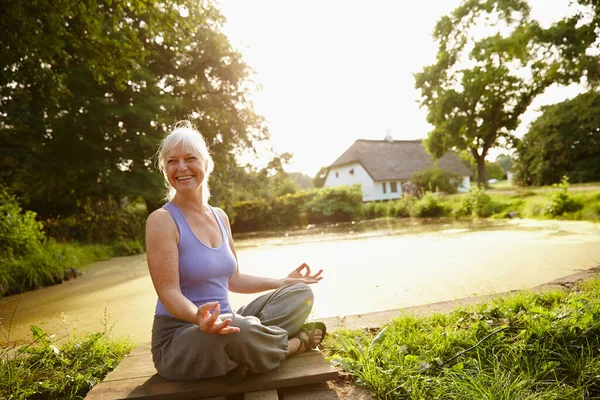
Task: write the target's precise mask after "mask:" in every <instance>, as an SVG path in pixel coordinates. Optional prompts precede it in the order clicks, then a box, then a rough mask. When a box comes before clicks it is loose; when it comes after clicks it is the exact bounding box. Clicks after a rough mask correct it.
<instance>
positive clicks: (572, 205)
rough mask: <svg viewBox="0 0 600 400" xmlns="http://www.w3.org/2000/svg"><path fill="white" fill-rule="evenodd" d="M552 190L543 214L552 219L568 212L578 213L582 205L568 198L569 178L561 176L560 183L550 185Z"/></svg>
mask: <svg viewBox="0 0 600 400" xmlns="http://www.w3.org/2000/svg"><path fill="white" fill-rule="evenodd" d="M552 187H553V190H552V192H551V193H550V194H549V196H548V205H547V206H546V210H545V213H546V214H548V215H551V216H553V217H559V216H562V215H563V214H565V213H568V212H574V211H578V210H580V209H581V208H583V204H581V203H580V202H578V201H576V200H575V199H573V198H572V197H571V196H569V193H568V191H569V178H568V177H567V176H563V178H562V181H561V183H558V184H556V183H555V184H554V185H552Z"/></svg>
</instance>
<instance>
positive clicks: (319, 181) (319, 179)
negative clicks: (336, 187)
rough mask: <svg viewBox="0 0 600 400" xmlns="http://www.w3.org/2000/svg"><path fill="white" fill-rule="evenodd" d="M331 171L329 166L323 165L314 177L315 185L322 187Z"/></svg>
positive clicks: (318, 187)
mask: <svg viewBox="0 0 600 400" xmlns="http://www.w3.org/2000/svg"><path fill="white" fill-rule="evenodd" d="M328 171H329V167H321V169H319V172H317V174H316V175H315V177H314V178H313V185H314V186H315V187H316V188H317V189H320V188H322V187H323V186H324V185H325V179H327V172H328Z"/></svg>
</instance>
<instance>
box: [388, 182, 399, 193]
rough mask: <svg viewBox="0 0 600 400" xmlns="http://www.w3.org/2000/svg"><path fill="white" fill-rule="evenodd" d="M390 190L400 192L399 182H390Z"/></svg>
mask: <svg viewBox="0 0 600 400" xmlns="http://www.w3.org/2000/svg"><path fill="white" fill-rule="evenodd" d="M390 192H392V193H398V183H397V182H390Z"/></svg>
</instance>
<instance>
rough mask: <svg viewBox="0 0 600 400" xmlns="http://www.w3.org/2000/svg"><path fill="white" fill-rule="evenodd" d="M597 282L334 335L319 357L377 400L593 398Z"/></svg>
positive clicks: (597, 357) (598, 329) (598, 362)
mask: <svg viewBox="0 0 600 400" xmlns="http://www.w3.org/2000/svg"><path fill="white" fill-rule="evenodd" d="M599 316H600V279H599V278H596V279H592V280H589V281H586V282H583V283H580V284H578V285H577V286H576V287H575V288H573V289H572V290H569V291H553V292H543V293H535V292H524V293H521V294H517V295H512V296H509V297H504V298H501V299H497V300H494V301H490V302H486V303H483V304H480V305H478V306H472V307H466V308H459V309H456V310H454V311H453V312H451V313H449V314H433V315H430V316H426V317H417V316H403V317H400V318H398V319H395V320H394V321H392V322H391V323H390V324H389V325H387V326H385V327H382V329H380V330H377V331H375V332H371V331H363V330H355V331H348V330H346V331H338V332H336V333H337V334H336V335H331V336H330V337H329V338H327V339H326V340H325V343H324V345H325V349H326V353H327V355H328V357H329V358H330V359H331V360H332V362H334V363H335V364H338V365H340V366H341V367H343V368H344V369H346V370H347V371H348V372H349V373H350V374H351V375H352V377H353V379H354V381H355V383H356V384H359V385H362V386H365V387H366V388H368V389H369V390H370V391H371V392H372V393H373V394H374V395H376V396H377V397H378V398H380V399H477V400H480V399H490V400H491V399H506V400H519V399H523V400H524V399H561V400H569V399H587V398H600V379H599V377H600V319H599Z"/></svg>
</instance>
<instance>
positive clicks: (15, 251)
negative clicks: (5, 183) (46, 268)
mask: <svg viewBox="0 0 600 400" xmlns="http://www.w3.org/2000/svg"><path fill="white" fill-rule="evenodd" d="M35 217H36V214H35V213H34V212H33V211H25V212H23V210H22V209H21V207H20V206H19V203H18V202H17V200H16V199H15V197H14V196H12V195H11V194H9V193H8V191H7V190H6V188H4V187H2V186H0V257H1V258H11V257H20V256H24V255H26V254H28V253H30V252H31V251H32V250H34V249H35V248H36V247H37V246H39V245H40V243H41V242H42V240H43V239H44V233H43V232H42V225H41V224H40V223H39V222H37V221H36V220H35Z"/></svg>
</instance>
